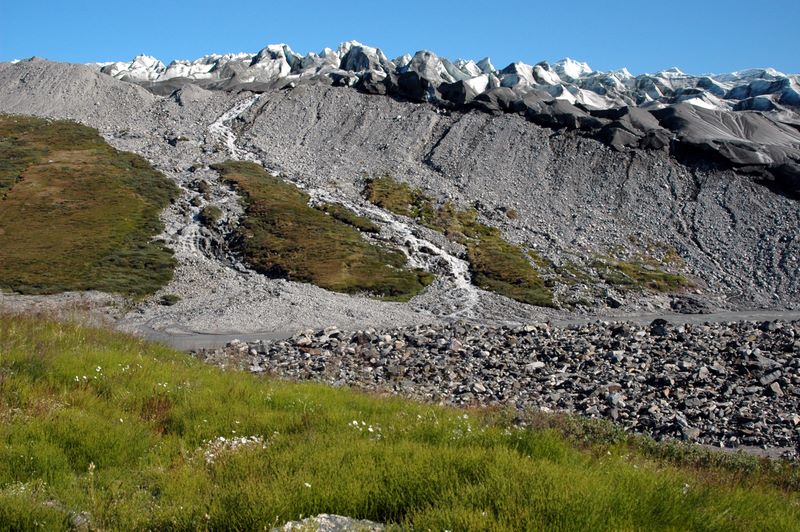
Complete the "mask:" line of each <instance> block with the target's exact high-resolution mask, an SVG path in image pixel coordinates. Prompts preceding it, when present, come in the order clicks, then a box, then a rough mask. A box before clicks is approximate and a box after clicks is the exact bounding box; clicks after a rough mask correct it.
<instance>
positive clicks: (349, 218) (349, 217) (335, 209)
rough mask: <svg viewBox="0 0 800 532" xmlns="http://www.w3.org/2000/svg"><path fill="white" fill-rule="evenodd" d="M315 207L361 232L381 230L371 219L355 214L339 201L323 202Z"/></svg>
mask: <svg viewBox="0 0 800 532" xmlns="http://www.w3.org/2000/svg"><path fill="white" fill-rule="evenodd" d="M316 208H317V209H319V210H321V211H322V212H324V213H327V214H329V215H330V216H332V217H333V218H335V219H336V220H339V221H340V222H343V223H346V224H347V225H350V226H352V227H355V228H356V229H358V230H359V231H361V232H362V233H380V231H381V230H380V228H379V227H378V226H377V225H375V224H374V223H372V220H370V219H369V218H365V217H363V216H359V215H357V214H356V213H354V212H353V211H351V210H349V209H348V208H347V207H345V206H344V205H342V204H341V203H323V204H322V205H317V206H316Z"/></svg>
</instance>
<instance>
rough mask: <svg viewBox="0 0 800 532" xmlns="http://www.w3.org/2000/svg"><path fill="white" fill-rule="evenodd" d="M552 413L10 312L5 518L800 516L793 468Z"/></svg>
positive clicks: (504, 520) (757, 519)
mask: <svg viewBox="0 0 800 532" xmlns="http://www.w3.org/2000/svg"><path fill="white" fill-rule="evenodd" d="M540 426H541V427H542V428H537V429H536V430H530V429H520V428H516V427H514V426H511V425H509V424H508V422H507V421H504V416H499V415H496V414H492V413H490V412H484V411H463V410H462V411H459V410H455V409H448V408H443V407H437V406H430V405H424V404H419V403H415V402H411V401H407V400H401V399H397V398H377V397H372V396H367V395H363V394H359V393H355V392H352V391H348V390H344V389H334V388H329V387H325V386H322V385H318V384H297V383H289V382H285V381H277V380H271V379H264V378H259V377H256V376H253V375H250V374H247V373H242V372H237V371H223V370H220V369H217V368H214V367H210V366H207V365H205V364H203V363H202V362H199V361H197V360H194V359H191V358H189V357H187V356H186V355H185V354H181V353H177V352H174V351H171V350H169V349H167V348H165V347H160V346H156V345H150V344H147V343H144V342H142V341H141V340H137V339H134V338H132V337H129V336H125V335H122V334H118V333H112V332H108V331H105V330H100V329H88V328H83V327H79V326H76V325H71V324H63V323H54V322H47V321H42V320H39V319H33V318H20V317H10V316H2V315H0V524H1V525H0V527H1V528H6V529H12V530H20V529H24V530H27V529H32V528H42V529H45V530H59V529H62V530H63V529H69V528H70V526H71V523H72V522H73V520H74V518H75V516H77V515H80V514H82V513H84V512H85V514H83V515H84V516H87V515H88V519H89V527H90V528H91V529H99V530H146V529H150V530H164V529H170V530H176V529H177V530H187V529H191V530H197V529H225V530H262V529H264V528H265V527H266V528H271V527H272V526H277V525H281V524H282V523H284V522H286V521H289V520H295V519H299V518H300V517H301V516H309V515H316V514H318V513H322V512H326V513H335V514H342V515H347V516H351V517H354V518H362V519H370V520H373V521H378V522H383V523H389V524H395V525H399V526H401V527H404V528H406V529H415V530H444V529H449V530H482V529H492V530H543V529H548V530H550V529H559V530H654V529H670V530H676V529H680V530H693V529H697V530H732V529H738V530H757V529H758V530H789V529H793V528H796V525H797V523H798V522H800V505H799V504H798V501H800V496H798V493H797V491H796V487H795V488H791V487H787V486H786V485H783V487H781V486H782V484H783V483H782V479H787V478H788V477H787V475H791V474H794V475H795V476H796V474H797V473H796V471H794V473H792V472H791V469H781V468H780V467H778V468H777V473H769V472H768V468H766V467H763V468H761V471H759V467H760V466H759V463H758V462H755V461H754V460H751V461H750V462H747V461H746V460H745V461H744V462H743V463H748V464H754V465H755V466H756V467H755V472H748V471H747V470H744V469H743V470H738V471H736V472H733V473H732V472H729V471H727V470H725V469H724V468H709V467H707V466H701V465H694V466H692V467H685V466H676V465H670V462H669V461H667V460H664V459H663V458H655V457H654V456H655V455H654V453H650V452H645V451H644V450H642V449H639V448H636V447H634V446H631V445H630V444H628V443H625V441H621V442H614V438H610V439H608V438H606V437H604V436H602V435H600V434H599V433H593V432H592V431H591V430H588V429H587V430H584V431H583V432H582V433H581V434H578V436H579V437H582V438H587V441H586V442H584V443H583V445H581V446H578V445H576V443H575V442H573V441H571V440H570V439H568V438H567V437H565V436H564V432H563V431H561V430H559V429H558V428H557V426H556V425H552V426H548V425H547V424H544V425H540ZM600 432H602V431H600ZM220 438H222V439H220ZM239 438H246V439H239ZM598 438H600V439H603V440H608V441H606V442H605V443H595V442H596V441H597V440H598ZM236 442H238V443H236Z"/></svg>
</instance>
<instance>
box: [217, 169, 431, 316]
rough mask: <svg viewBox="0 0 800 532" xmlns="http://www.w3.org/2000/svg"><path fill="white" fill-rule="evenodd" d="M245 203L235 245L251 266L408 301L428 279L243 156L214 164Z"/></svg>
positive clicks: (400, 256)
mask: <svg viewBox="0 0 800 532" xmlns="http://www.w3.org/2000/svg"><path fill="white" fill-rule="evenodd" d="M212 168H213V169H215V170H217V171H218V172H220V174H221V175H222V176H223V178H224V179H225V180H226V181H228V182H229V183H231V184H233V185H234V186H236V188H237V190H238V191H239V193H240V194H241V196H242V197H243V199H244V202H245V217H244V220H243V222H242V225H241V227H240V229H239V235H238V243H237V244H238V246H239V247H240V251H241V252H242V253H243V254H244V256H245V258H246V260H247V261H248V263H249V264H251V265H252V266H253V267H254V268H255V269H256V270H257V271H259V272H261V273H264V274H266V275H269V276H271V277H279V278H285V279H290V280H293V281H302V282H307V283H313V284H315V285H317V286H321V287H322V288H326V289H328V290H333V291H336V292H345V293H359V292H366V293H369V294H374V295H377V296H379V297H383V298H385V299H391V300H408V299H410V298H411V297H413V296H414V295H415V294H417V293H419V292H420V291H421V290H422V289H423V288H424V287H425V286H427V285H428V284H430V282H431V281H432V279H433V278H432V276H431V275H430V274H428V273H427V272H423V271H413V270H409V269H407V268H405V263H406V259H405V256H404V255H403V254H402V253H400V252H399V251H396V250H391V249H388V248H386V247H383V246H380V245H376V244H372V243H370V242H367V241H366V240H364V238H363V237H362V235H361V233H359V231H358V230H357V229H356V228H355V227H353V226H352V225H351V223H350V222H343V221H340V220H339V219H338V218H337V217H336V216H333V215H331V216H329V215H328V214H326V213H325V212H322V211H321V210H319V209H315V208H312V207H310V206H309V205H308V201H309V197H308V195H307V194H306V193H305V192H303V191H301V190H299V189H298V188H297V187H295V186H294V185H292V184H290V183H286V182H285V181H283V180H281V179H279V178H276V177H272V176H271V175H269V174H268V173H267V172H266V171H265V170H264V169H263V168H262V167H261V166H259V165H257V164H255V163H251V162H243V161H228V162H225V163H220V164H215V165H212Z"/></svg>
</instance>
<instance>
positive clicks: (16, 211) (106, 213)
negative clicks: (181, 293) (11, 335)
mask: <svg viewBox="0 0 800 532" xmlns="http://www.w3.org/2000/svg"><path fill="white" fill-rule="evenodd" d="M177 194H178V189H177V187H175V185H173V184H172V183H171V182H170V181H169V180H167V179H166V178H165V177H164V176H163V175H162V174H160V173H159V172H157V171H155V170H153V168H152V167H151V166H150V165H149V164H148V163H147V161H145V160H144V159H143V158H141V157H139V156H138V155H134V154H132V153H126V152H121V151H118V150H115V149H114V148H112V147H111V146H109V145H108V144H107V143H106V142H105V141H104V140H103V139H102V137H101V136H100V135H99V134H98V132H97V130H95V129H92V128H89V127H86V126H82V125H80V124H76V123H74V122H68V121H50V120H45V119H41V118H34V117H23V116H7V115H0V287H2V288H6V289H11V290H14V291H17V292H21V293H27V294H47V293H55V292H62V291H69V290H102V291H107V292H115V293H121V294H127V295H133V296H142V295H146V294H149V293H152V292H155V291H156V290H158V289H159V288H160V287H161V286H163V285H164V284H166V283H167V282H168V281H169V279H170V278H171V277H172V271H173V268H174V259H173V257H172V253H171V252H170V251H169V250H168V249H166V248H165V247H164V246H163V245H162V244H160V243H156V242H153V241H152V239H153V237H154V236H156V235H157V234H158V233H160V232H161V230H162V225H161V222H160V220H159V213H160V211H161V210H162V209H163V208H164V207H166V206H167V205H168V204H169V202H170V201H171V200H172V199H173V198H175V197H176V196H177Z"/></svg>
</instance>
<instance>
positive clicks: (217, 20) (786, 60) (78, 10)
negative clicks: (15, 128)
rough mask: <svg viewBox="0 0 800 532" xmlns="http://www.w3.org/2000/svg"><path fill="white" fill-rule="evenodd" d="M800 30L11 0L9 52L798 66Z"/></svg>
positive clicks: (559, 3) (662, 6)
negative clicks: (350, 46)
mask: <svg viewBox="0 0 800 532" xmlns="http://www.w3.org/2000/svg"><path fill="white" fill-rule="evenodd" d="M799 28H800V0H773V1H769V0H768V1H762V2H752V1H747V2H745V1H744V0H727V1H717V0H711V1H707V0H694V1H684V0H670V1H664V2H638V1H619V0H618V1H615V0H592V1H584V0H550V1H549V2H539V1H527V2H523V1H520V2H514V1H497V0H495V1H492V0H482V1H480V2H477V1H471V0H465V1H462V2H445V1H443V0H436V1H427V2H419V1H411V0H406V1H403V0H398V1H393V2H379V1H377V0H374V1H361V0H349V1H348V0H344V1H343V0H338V1H327V2H304V1H299V0H296V1H285V0H284V1H281V2H265V1H260V2H259V1H249V0H248V1H238V0H229V1H226V2H220V1H214V2H212V1H207V0H195V1H183V0H174V1H171V0H160V1H152V0H138V1H136V2H123V1H114V0H103V1H99V0H47V1H37V0H0V61H8V60H11V59H20V58H25V57H30V56H33V55H37V56H41V57H45V58H48V59H52V60H57V61H73V62H90V61H109V60H128V59H131V58H133V56H135V55H137V54H140V53H146V54H149V55H153V56H156V57H158V58H159V59H161V60H162V61H164V62H169V61H170V60H172V59H194V58H197V57H199V56H201V55H204V54H207V53H212V52H218V53H225V52H239V51H245V52H256V51H258V50H259V49H261V48H263V47H264V46H265V45H266V44H269V43H278V42H285V43H287V44H289V45H290V46H291V47H292V48H293V49H294V50H295V51H297V52H301V53H306V52H309V51H319V50H320V49H322V48H323V47H325V46H328V47H335V46H336V45H338V43H339V42H341V41H345V40H350V39H356V40H359V41H361V42H363V43H365V44H370V45H373V46H378V47H380V48H382V49H383V50H384V52H385V53H386V54H387V55H388V56H389V57H390V58H393V57H395V56H397V55H400V54H401V53H403V52H406V51H408V52H411V53H413V52H414V51H416V50H420V49H429V50H432V51H434V52H436V53H438V54H439V55H442V56H444V57H449V58H451V59H456V58H460V57H464V58H473V59H480V58H482V57H483V56H485V55H489V56H491V57H492V60H493V62H494V64H495V66H497V67H503V66H505V65H506V64H508V63H510V62H511V61H515V60H521V61H525V62H528V63H535V62H538V61H540V60H543V59H544V60H550V61H554V60H557V59H560V58H562V57H565V56H569V57H572V58H574V59H579V60H582V61H586V62H588V63H589V64H590V66H592V68H594V69H596V70H610V69H615V68H620V67H623V66H627V67H628V68H629V69H630V70H631V71H632V72H633V73H637V74H638V73H642V72H654V71H657V70H660V69H663V68H668V67H671V66H678V67H680V68H681V69H683V70H684V71H686V72H690V73H706V72H728V71H732V70H737V69H743V68H749V67H761V66H772V67H775V68H777V69H778V70H782V71H784V72H791V73H798V72H800V46H798V42H800V40H799V39H798V35H800V29H799Z"/></svg>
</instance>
